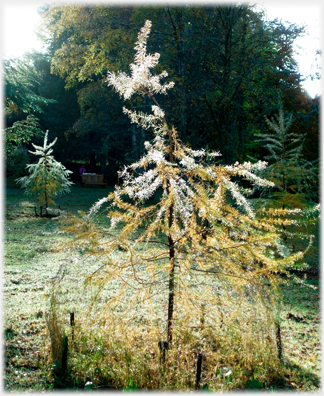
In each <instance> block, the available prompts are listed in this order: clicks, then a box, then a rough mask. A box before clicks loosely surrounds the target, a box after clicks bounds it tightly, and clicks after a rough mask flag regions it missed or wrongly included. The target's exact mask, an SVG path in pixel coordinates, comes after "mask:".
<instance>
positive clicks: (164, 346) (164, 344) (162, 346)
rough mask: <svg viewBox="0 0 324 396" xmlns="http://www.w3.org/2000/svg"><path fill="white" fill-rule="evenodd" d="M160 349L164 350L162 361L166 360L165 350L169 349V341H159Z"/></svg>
mask: <svg viewBox="0 0 324 396" xmlns="http://www.w3.org/2000/svg"><path fill="white" fill-rule="evenodd" d="M159 349H160V351H161V352H162V362H163V363H164V362H165V351H167V350H168V349H169V343H168V342H167V341H159Z"/></svg>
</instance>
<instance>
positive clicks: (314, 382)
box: [268, 361, 321, 391]
mask: <svg viewBox="0 0 324 396" xmlns="http://www.w3.org/2000/svg"><path fill="white" fill-rule="evenodd" d="M285 368H286V375H285V376H284V377H278V378H276V379H275V380H274V381H272V382H271V383H270V384H269V386H268V389H271V390H305V391H314V390H319V389H320V387H321V379H320V377H319V376H318V375H316V374H314V373H313V372H311V370H310V369H304V368H302V367H300V366H299V365H297V364H295V363H293V362H291V361H286V362H285Z"/></svg>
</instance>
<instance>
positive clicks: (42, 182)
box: [16, 131, 73, 215]
mask: <svg viewBox="0 0 324 396" xmlns="http://www.w3.org/2000/svg"><path fill="white" fill-rule="evenodd" d="M47 140H48V131H46V133H45V136H44V144H43V147H41V146H37V145H35V144H33V143H32V145H33V146H34V148H35V151H29V152H30V153H31V154H34V155H36V156H38V157H40V158H39V160H38V162H37V163H35V164H28V165H27V169H28V171H29V173H30V174H29V175H28V176H24V177H20V178H18V179H16V181H17V183H19V184H20V185H21V187H22V188H25V189H26V192H27V193H28V194H30V195H32V196H35V197H36V198H37V199H38V201H39V203H40V204H42V205H45V210H46V215H47V214H48V208H49V205H55V203H54V197H56V196H58V195H61V194H64V193H66V192H69V191H70V186H71V185H72V184H73V183H72V182H71V181H70V180H69V179H68V177H69V175H70V174H71V173H72V171H70V170H67V169H66V168H65V166H64V165H62V164H61V163H60V162H58V161H56V160H55V158H54V156H53V155H52V152H53V149H52V147H53V146H54V144H55V143H56V141H57V138H55V139H54V141H53V142H52V143H49V144H48V143H47Z"/></svg>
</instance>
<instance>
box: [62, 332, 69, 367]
mask: <svg viewBox="0 0 324 396" xmlns="http://www.w3.org/2000/svg"><path fill="white" fill-rule="evenodd" d="M67 355H68V337H67V336H65V337H64V340H63V354H62V372H63V374H64V372H66V371H67Z"/></svg>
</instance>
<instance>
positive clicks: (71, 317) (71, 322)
mask: <svg viewBox="0 0 324 396" xmlns="http://www.w3.org/2000/svg"><path fill="white" fill-rule="evenodd" d="M70 326H71V327H72V341H74V312H70Z"/></svg>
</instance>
